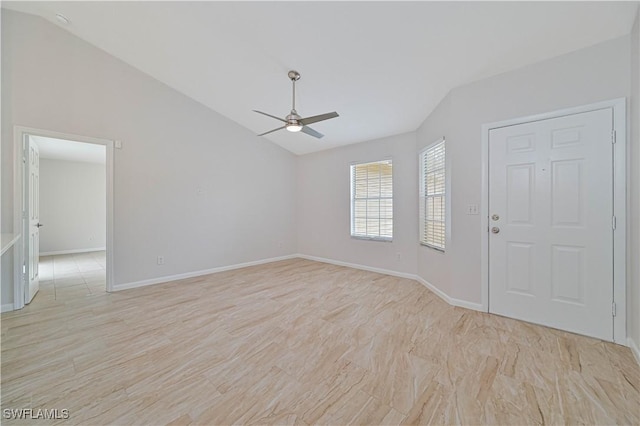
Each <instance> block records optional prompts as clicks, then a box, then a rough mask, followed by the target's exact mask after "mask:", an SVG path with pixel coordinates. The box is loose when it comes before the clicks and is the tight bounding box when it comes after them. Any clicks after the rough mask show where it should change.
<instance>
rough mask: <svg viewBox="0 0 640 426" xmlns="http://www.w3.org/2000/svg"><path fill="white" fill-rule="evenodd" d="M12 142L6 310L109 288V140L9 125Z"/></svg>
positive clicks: (111, 148) (110, 286) (110, 244)
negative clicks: (12, 220)
mask: <svg viewBox="0 0 640 426" xmlns="http://www.w3.org/2000/svg"><path fill="white" fill-rule="evenodd" d="M16 145H17V146H16V148H17V149H16V152H19V153H22V156H21V157H22V158H21V160H22V161H19V163H21V164H20V165H21V166H22V168H21V170H20V171H19V172H18V173H19V176H20V177H21V179H20V180H19V182H20V183H21V185H20V186H21V190H20V191H17V193H18V194H20V195H19V196H20V200H19V202H16V209H19V212H17V213H18V214H16V217H17V219H16V220H19V221H20V222H21V223H20V224H18V229H22V232H23V235H24V238H23V249H22V250H21V251H20V253H21V256H16V265H15V268H14V270H15V281H14V282H15V286H14V309H20V308H22V307H23V306H24V305H26V304H30V303H32V302H36V304H38V305H40V304H48V303H49V302H52V301H55V302H60V301H63V302H66V301H69V300H72V299H78V298H85V297H89V296H92V295H96V294H104V293H105V292H109V291H111V289H112V279H113V274H112V259H113V255H112V252H113V249H112V247H113V244H112V242H113V238H112V235H113V214H112V211H113V190H112V188H113V141H109V140H102V139H96V138H88V137H81V136H75V135H68V134H61V133H57V132H49V131H43V130H38V129H28V128H16ZM16 201H18V200H16Z"/></svg>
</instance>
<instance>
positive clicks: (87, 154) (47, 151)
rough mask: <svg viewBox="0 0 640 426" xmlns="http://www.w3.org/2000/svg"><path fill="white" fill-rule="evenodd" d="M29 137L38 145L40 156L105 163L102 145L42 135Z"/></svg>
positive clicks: (104, 151)
mask: <svg viewBox="0 0 640 426" xmlns="http://www.w3.org/2000/svg"><path fill="white" fill-rule="evenodd" d="M29 137H30V138H31V140H32V141H34V142H35V143H36V145H38V149H39V151H40V158H48V159H51V160H66V161H80V162H83V163H96V164H105V163H106V159H107V155H106V149H105V146H104V145H97V144H94V143H85V142H75V141H68V140H64V139H54V138H45V137H42V136H29Z"/></svg>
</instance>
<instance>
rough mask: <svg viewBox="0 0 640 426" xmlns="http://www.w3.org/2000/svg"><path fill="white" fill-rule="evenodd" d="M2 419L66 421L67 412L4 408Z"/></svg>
mask: <svg viewBox="0 0 640 426" xmlns="http://www.w3.org/2000/svg"><path fill="white" fill-rule="evenodd" d="M2 417H3V418H5V419H7V420H17V419H23V420H66V419H68V418H69V410H68V409H66V408H62V409H58V408H5V409H4V410H2Z"/></svg>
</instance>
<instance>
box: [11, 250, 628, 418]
mask: <svg viewBox="0 0 640 426" xmlns="http://www.w3.org/2000/svg"><path fill="white" fill-rule="evenodd" d="M76 261H77V263H78V265H80V266H82V264H81V261H80V260H76ZM57 264H58V265H60V268H61V270H63V269H64V264H63V263H62V260H59V261H58V263H57ZM79 268H80V269H82V268H81V267H79ZM74 279H75V278H73V277H72V276H70V275H69V274H67V275H65V276H64V280H65V281H64V282H62V284H64V285H60V286H59V288H58V289H60V291H59V292H58V291H53V290H51V291H42V292H40V293H39V294H38V295H37V296H36V298H35V299H34V301H33V303H32V304H30V305H29V306H27V307H26V308H25V309H23V310H21V311H15V312H8V313H4V314H2V316H1V317H0V318H1V319H0V329H1V332H2V335H1V337H0V339H1V344H2V348H1V357H2V358H1V370H0V397H1V404H0V405H1V408H2V409H20V408H32V409H34V410H35V409H39V408H41V409H59V410H61V409H68V410H69V414H70V417H69V419H67V420H64V419H58V420H52V421H48V422H43V423H42V424H174V425H183V424H203V425H204V424H206V425H211V424H291V425H310V424H332V425H334V424H356V425H367V424H381V425H387V424H389V425H391V424H546V423H552V424H577V423H580V424H614V423H617V424H639V423H640V368H639V367H638V365H637V364H636V362H635V360H634V358H633V356H632V354H631V352H630V350H629V349H628V348H625V347H622V346H619V345H614V344H611V343H606V342H602V341H599V340H596V339H590V338H587V337H583V336H578V335H574V334H571V333H565V332H562V331H558V330H553V329H549V328H546V327H540V326H536V325H532V324H527V323H523V322H520V321H516V320H512V319H508V318H502V317H499V316H495V315H489V314H486V313H480V312H474V311H469V310H466V309H462V308H457V307H452V306H449V305H448V304H446V303H445V302H443V301H442V300H441V299H439V298H438V297H437V296H435V295H434V294H433V293H431V292H430V291H429V290H427V289H426V288H425V287H423V286H422V285H420V284H418V283H417V282H415V281H413V280H409V279H403V278H397V277H391V276H387V275H381V274H376V273H372V272H366V271H361V270H355V269H350V268H345V267H339V266H334V265H329V264H324V263H318V262H312V261H308V260H302V259H292V260H286V261H281V262H275V263H271V264H266V265H259V266H253V267H249V268H244V269H239V270H233V271H225V272H221V273H218V274H212V275H208V276H203V277H195V278H189V279H184V280H180V281H176V282H172V283H166V284H159V285H155V286H150V287H144V288H137V289H132V290H127V291H121V292H117V293H112V294H107V293H104V292H100V291H98V290H99V288H98V286H97V285H93V286H92V287H90V288H91V291H90V292H87V291H86V288H85V289H80V287H81V286H76V285H70V284H71V283H73V282H74V281H73V280H74ZM45 287H46V286H45ZM49 288H51V289H54V287H53V286H52V285H49V287H46V289H49ZM83 288H84V287H83ZM2 423H3V424H23V423H24V424H28V423H29V422H26V421H25V420H21V421H20V420H11V419H3V420H2Z"/></svg>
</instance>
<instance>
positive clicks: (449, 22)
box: [2, 1, 638, 154]
mask: <svg viewBox="0 0 640 426" xmlns="http://www.w3.org/2000/svg"><path fill="white" fill-rule="evenodd" d="M2 7H3V8H8V9H13V10H18V11H22V12H26V13H31V14H35V15H39V16H42V17H43V18H45V19H47V20H49V21H51V22H54V23H55V24H56V25H59V26H61V27H62V28H64V29H65V30H67V31H69V32H71V33H73V34H75V35H77V36H78V37H80V38H82V39H85V40H86V41H88V42H90V43H92V44H94V45H95V46H97V47H99V48H101V49H103V50H105V51H106V52H108V53H110V54H112V55H113V56H115V57H117V58H120V59H121V60H123V61H125V62H127V63H129V64H131V65H132V66H134V67H136V68H138V69H139V70H141V71H143V72H145V73H147V74H149V75H151V76H153V77H154V78H156V79H158V80H160V81H162V82H164V83H165V84H167V85H169V86H171V87H173V88H174V89H176V90H178V91H180V92H182V93H184V94H185V95H187V96H189V97H191V98H193V99H195V100H197V101H199V102H201V103H202V104H204V105H206V106H208V107H210V108H211V109H213V110H215V111H217V112H219V113H220V114H222V115H224V116H226V117H228V118H229V119H231V120H233V121H235V122H237V123H239V124H241V125H243V126H245V127H247V128H249V129H251V130H252V131H254V132H255V133H262V132H264V131H267V130H270V129H272V128H275V127H278V126H279V123H278V122H277V121H275V120H273V119H270V118H268V117H264V116H260V115H258V114H256V113H254V112H252V109H259V110H262V111H266V112H269V113H271V114H274V115H278V116H285V115H286V114H288V112H289V110H290V109H291V93H290V90H291V82H290V81H289V79H288V78H287V71H288V70H290V69H295V70H297V71H299V72H300V73H301V74H302V79H301V80H300V81H299V84H298V88H297V92H298V97H297V109H298V112H299V113H300V114H301V115H302V116H310V115H315V114H320V113H324V112H328V111H334V110H335V111H337V112H338V113H339V114H340V117H339V118H336V119H333V120H329V121H326V122H323V123H317V124H315V125H313V126H312V127H313V128H314V129H316V130H318V131H320V132H322V133H324V134H325V137H324V138H323V139H320V140H317V139H314V138H312V137H310V136H307V135H305V134H301V133H289V132H286V131H280V132H276V133H272V134H269V135H267V136H265V137H266V138H267V139H269V140H271V141H272V142H275V143H277V144H279V145H281V146H283V147H284V148H286V149H288V150H290V151H292V152H294V153H296V154H304V153H309V152H313V151H318V150H322V149H326V148H331V147H336V146H340V145H345V144H350V143H356V142H361V141H366V140H371V139H376V138H380V137H384V136H388V135H393V134H399V133H404V132H408V131H413V130H415V129H416V128H417V127H418V126H419V125H420V123H421V122H422V121H423V120H424V119H425V118H426V117H427V115H428V114H429V113H430V112H431V111H432V110H433V108H434V107H435V106H436V105H437V104H438V102H440V100H441V99H442V98H443V97H444V96H445V95H446V94H447V92H448V91H449V90H451V89H452V88H454V87H457V86H460V85H463V84H465V83H469V82H472V81H475V80H478V79H481V78H484V77H488V76H491V75H495V74H499V73H502V72H505V71H509V70H512V69H515V68H519V67H522V66H524V65H527V64H531V63H535V62H538V61H541V60H544V59H548V58H551V57H554V56H558V55H561V54H563V53H567V52H570V51H572V50H577V49H580V48H583V47H587V46H590V45H593V44H596V43H598V42H601V41H604V40H608V39H611V38H615V37H619V36H622V35H624V34H627V33H629V31H630V29H631V26H632V24H633V17H634V14H635V10H636V8H637V7H638V4H637V3H636V2H512V3H510V2H391V1H389V2H361V1H358V2H2ZM56 13H62V14H64V15H65V16H66V17H68V18H69V19H70V21H71V22H70V24H68V25H64V24H61V23H60V22H59V21H58V20H57V19H56V17H55V15H56Z"/></svg>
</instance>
